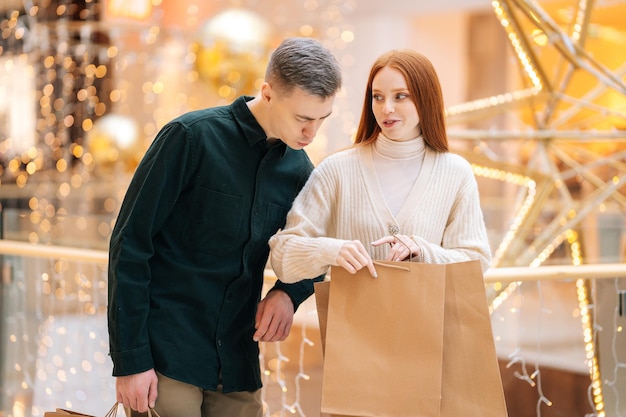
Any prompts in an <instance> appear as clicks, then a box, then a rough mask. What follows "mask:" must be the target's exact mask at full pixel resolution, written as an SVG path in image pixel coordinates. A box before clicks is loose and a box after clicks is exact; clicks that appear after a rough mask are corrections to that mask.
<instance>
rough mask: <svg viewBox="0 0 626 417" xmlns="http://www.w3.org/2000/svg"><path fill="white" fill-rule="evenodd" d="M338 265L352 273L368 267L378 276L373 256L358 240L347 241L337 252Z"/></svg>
mask: <svg viewBox="0 0 626 417" xmlns="http://www.w3.org/2000/svg"><path fill="white" fill-rule="evenodd" d="M336 262H337V265H338V266H340V267H342V268H343V269H345V270H346V271H348V272H349V273H351V274H356V272H357V271H359V270H361V269H362V268H363V267H367V269H368V270H369V271H370V274H372V276H373V277H374V278H376V277H378V274H377V273H376V268H374V262H373V261H372V257H371V256H370V255H369V253H367V251H366V250H365V247H364V246H363V244H362V243H361V242H359V241H358V240H352V241H349V242H346V243H345V244H344V245H343V246H342V247H341V249H339V254H337V259H336Z"/></svg>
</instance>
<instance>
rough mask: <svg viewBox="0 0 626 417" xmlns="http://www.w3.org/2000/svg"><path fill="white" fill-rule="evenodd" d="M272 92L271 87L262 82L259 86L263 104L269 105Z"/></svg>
mask: <svg viewBox="0 0 626 417" xmlns="http://www.w3.org/2000/svg"><path fill="white" fill-rule="evenodd" d="M273 94H274V91H273V90H272V86H271V85H270V84H269V83H268V82H267V81H264V82H263V84H262V85H261V98H262V99H263V102H264V103H269V102H270V101H271V100H272V98H273Z"/></svg>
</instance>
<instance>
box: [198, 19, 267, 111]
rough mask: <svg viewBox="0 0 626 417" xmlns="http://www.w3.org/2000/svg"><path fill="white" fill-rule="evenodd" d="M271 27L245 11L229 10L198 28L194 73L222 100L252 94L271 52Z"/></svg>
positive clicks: (262, 75)
mask: <svg viewBox="0 0 626 417" xmlns="http://www.w3.org/2000/svg"><path fill="white" fill-rule="evenodd" d="M270 32H271V29H270V25H269V24H268V23H267V22H266V21H265V20H264V19H263V18H261V17H260V16H258V15H257V14H255V13H253V12H251V11H248V10H245V9H228V10H226V11H223V12H221V13H219V14H217V15H215V16H214V17H213V18H212V19H210V20H209V21H207V22H206V23H205V24H203V25H202V26H201V29H200V34H199V40H198V41H197V42H196V43H195V44H194V46H195V48H196V71H198V75H199V76H200V77H201V79H203V80H205V81H206V82H208V83H209V84H210V86H211V87H213V88H215V90H216V91H217V93H218V94H219V96H220V97H222V98H227V99H231V98H234V97H235V96H237V95H240V94H254V92H256V91H257V90H258V88H259V86H260V84H261V83H262V81H263V77H264V75H265V66H266V65H267V56H268V54H269V51H270V49H271V45H270Z"/></svg>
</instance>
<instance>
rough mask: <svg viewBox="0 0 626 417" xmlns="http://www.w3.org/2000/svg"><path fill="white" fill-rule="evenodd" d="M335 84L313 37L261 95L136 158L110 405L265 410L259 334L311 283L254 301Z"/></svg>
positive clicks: (288, 50)
mask: <svg viewBox="0 0 626 417" xmlns="http://www.w3.org/2000/svg"><path fill="white" fill-rule="evenodd" d="M340 87H341V70H340V67H339V64H338V63H337V61H336V59H335V58H334V57H333V55H332V54H331V53H330V52H329V51H328V50H327V49H326V48H324V47H323V46H322V45H321V44H320V43H319V42H317V41H315V40H313V39H309V38H291V39H287V40H285V41H284V42H283V43H282V44H281V45H280V46H279V47H278V48H277V49H276V50H275V51H274V53H273V54H272V56H271V58H270V61H269V64H268V67H267V71H266V75H265V82H264V83H263V85H262V87H261V89H260V92H259V94H258V95H257V96H256V97H254V98H252V97H243V96H242V97H240V98H238V99H237V100H236V101H234V102H233V103H232V104H231V105H229V106H221V107H215V108H208V109H204V110H199V111H195V112H190V113H188V114H185V115H182V116H181V117H179V118H177V119H175V120H173V121H172V122H170V123H168V124H167V125H166V126H164V127H163V129H162V130H161V131H160V132H159V134H158V135H157V137H156V138H155V140H154V142H153V143H152V145H151V146H150V148H149V149H148V151H147V152H146V155H145V156H144V158H143V160H142V161H141V163H140V164H139V166H138V168H137V170H136V173H135V175H134V177H133V180H132V181H131V183H130V186H129V188H128V191H127V193H126V197H125V199H124V202H123V204H122V207H121V209H120V214H119V217H118V219H117V222H116V225H115V228H114V230H113V234H112V236H111V243H110V254H109V305H108V321H109V337H110V354H111V358H112V360H113V364H114V368H113V375H114V376H115V377H116V391H117V401H118V402H120V403H123V404H124V406H125V407H126V408H130V409H132V410H136V412H140V413H142V412H146V411H147V410H148V408H154V409H155V410H156V411H157V412H158V413H159V415H160V416H161V417H178V416H180V417H209V416H210V417H220V416H223V417H235V416H246V417H248V416H259V417H260V416H261V415H262V404H261V399H260V398H261V377H260V366H259V361H258V355H259V348H258V343H257V342H258V341H267V342H273V341H280V340H284V339H285V338H286V337H287V335H288V334H289V330H290V328H291V324H292V321H293V314H294V312H295V309H296V308H297V307H298V305H299V304H300V303H301V302H302V301H304V300H305V299H306V298H307V297H308V296H310V295H311V294H312V293H313V281H312V280H308V281H303V282H301V283H298V284H283V283H281V282H277V283H276V285H275V286H274V287H273V288H272V289H271V290H270V291H269V292H268V294H267V296H266V297H265V298H264V299H263V300H262V301H260V302H259V300H260V298H261V289H262V285H263V270H264V267H265V265H266V262H267V257H268V253H269V247H268V243H267V242H268V239H269V237H270V236H272V235H273V234H274V233H275V232H276V231H277V230H278V229H279V228H281V227H282V226H283V225H284V223H285V217H286V215H287V212H288V211H289V208H290V207H291V204H292V201H293V199H294V198H295V197H296V195H297V194H298V192H299V190H300V189H301V188H302V186H303V185H304V183H305V182H306V180H307V178H308V176H309V174H310V172H311V171H312V169H313V165H312V163H311V161H310V160H309V158H308V157H307V155H306V153H305V152H304V150H303V148H304V147H305V146H307V145H309V144H310V143H311V142H312V141H313V139H314V137H315V135H316V133H317V130H318V129H319V127H320V125H321V124H322V122H323V121H324V120H325V119H326V118H327V117H328V116H330V114H331V111H332V106H333V102H334V97H335V95H336V93H337V91H338V90H339V89H340Z"/></svg>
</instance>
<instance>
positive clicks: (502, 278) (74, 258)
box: [0, 210, 626, 417]
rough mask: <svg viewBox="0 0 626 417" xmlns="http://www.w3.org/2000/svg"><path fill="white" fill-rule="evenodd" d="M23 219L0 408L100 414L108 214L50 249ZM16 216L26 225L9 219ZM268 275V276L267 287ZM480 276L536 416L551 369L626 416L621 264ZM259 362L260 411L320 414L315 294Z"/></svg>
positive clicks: (1, 361)
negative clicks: (580, 382)
mask: <svg viewBox="0 0 626 417" xmlns="http://www.w3.org/2000/svg"><path fill="white" fill-rule="evenodd" d="M28 215H29V214H28V210H23V211H22V212H21V213H20V211H18V210H16V211H14V212H10V211H9V212H7V211H5V216H4V217H3V222H4V225H5V239H4V240H0V259H1V263H0V271H1V273H2V295H1V311H2V317H1V321H0V335H1V338H0V384H1V385H0V415H1V416H6V417H9V416H13V417H29V416H43V414H44V412H45V411H48V410H52V409H55V408H57V407H61V408H68V409H73V410H78V411H80V412H83V413H87V414H91V415H94V416H99V415H103V414H104V412H105V411H106V410H108V409H109V408H110V407H111V405H112V404H113V403H114V402H115V385H114V379H113V377H112V376H111V370H112V363H111V360H110V357H109V356H108V333H107V329H106V291H107V275H106V262H107V252H106V246H105V245H104V242H105V241H106V238H104V237H102V236H100V237H98V233H100V232H99V230H101V228H102V227H103V226H102V225H103V224H105V225H109V224H110V219H107V218H106V216H103V217H102V218H98V217H97V216H96V217H91V218H90V219H89V220H82V219H80V218H77V219H71V221H72V222H74V223H75V222H79V223H80V224H81V225H83V226H81V227H82V230H73V231H72V232H71V233H74V234H75V236H77V238H76V239H78V238H84V237H85V236H86V235H87V234H91V235H94V234H95V236H96V238H93V237H92V238H91V239H87V242H89V244H86V245H84V246H82V247H80V248H76V247H72V246H68V245H66V244H65V245H64V244H62V243H63V242H68V241H70V240H72V239H74V238H72V239H68V237H69V234H70V232H68V234H65V235H64V234H59V238H58V239H54V240H55V241H54V242H49V243H47V244H41V243H39V244H33V243H30V242H29V241H28V240H29V236H31V233H33V231H32V230H29V227H40V226H39V224H38V223H32V222H31V220H32V219H28V218H27V216H28ZM20 221H22V222H23V223H24V224H21V225H19V227H17V226H15V225H16V224H18V223H19V222H20ZM15 222H18V223H15ZM29 222H30V223H31V224H33V225H34V226H28V224H29ZM11 225H12V226H11ZM13 226H15V227H14V229H12V227H13ZM620 233H623V232H620ZM81 234H82V236H81ZM274 279H275V277H274V276H273V275H272V273H271V271H267V274H266V284H267V286H266V287H267V288H269V286H271V284H272V282H273V280H274ZM485 281H486V284H487V289H489V290H490V291H489V292H488V294H490V300H491V302H492V304H491V308H492V310H491V314H492V326H493V331H494V337H495V342H496V348H497V353H498V356H499V359H500V361H501V362H502V364H503V365H505V366H506V368H507V369H509V370H510V371H511V372H512V374H513V375H514V377H515V378H517V379H518V380H519V381H521V383H523V384H526V385H527V386H528V388H529V389H531V390H533V391H534V392H535V393H536V398H537V399H536V400H532V401H536V403H533V404H531V408H533V410H536V413H535V414H533V415H536V416H537V417H540V416H541V411H542V410H545V409H546V407H554V408H557V409H558V407H560V406H561V404H559V403H558V402H553V399H552V398H551V395H550V393H549V392H547V390H546V389H545V388H546V387H545V384H543V385H542V375H543V372H544V370H547V369H560V370H563V371H565V372H568V373H572V374H575V375H578V376H582V377H583V378H586V379H587V381H588V389H587V390H586V391H587V392H588V395H587V397H586V398H584V399H583V401H584V402H585V403H586V404H587V408H586V410H581V411H580V414H576V415H579V416H580V417H583V416H585V415H586V414H589V410H591V413H595V415H598V416H618V415H625V414H626V397H624V396H625V395H626V394H625V393H626V376H625V375H624V371H625V368H626V357H625V356H624V354H623V352H626V340H625V339H624V332H623V327H624V325H625V324H626V265H625V264H624V263H621V262H615V263H606V264H594V265H578V266H573V265H549V266H540V267H535V268H526V267H513V268H492V269H491V270H489V271H488V272H487V274H486V276H485ZM494 289H497V291H494ZM260 359H261V364H262V370H263V378H264V391H263V399H264V401H265V404H266V412H265V415H266V416H268V417H269V416H278V415H291V414H296V415H301V416H317V415H319V405H320V398H321V383H322V380H321V369H322V368H321V344H320V340H319V328H318V323H317V312H316V309H315V301H314V297H311V299H309V300H307V302H305V304H304V305H303V306H301V308H300V309H299V310H298V312H297V313H296V317H295V322H294V327H293V329H292V332H291V335H290V336H289V338H288V340H287V341H285V342H281V343H263V344H261V358H260ZM555 411H556V410H555ZM544 412H545V411H544ZM281 413H286V414H281ZM572 417H575V415H573V416H572Z"/></svg>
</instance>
